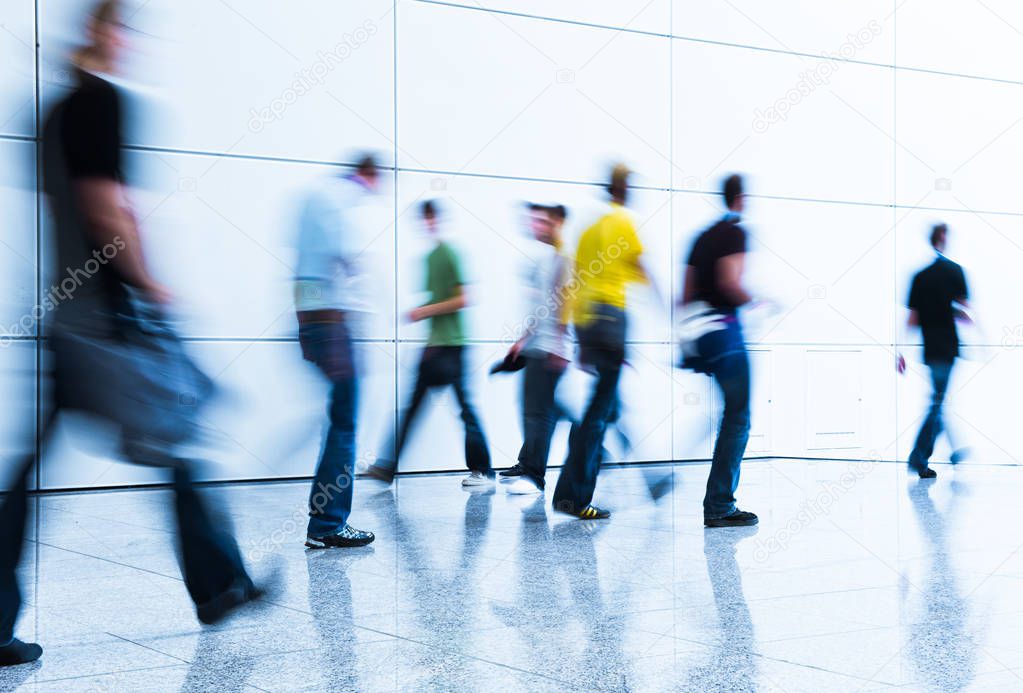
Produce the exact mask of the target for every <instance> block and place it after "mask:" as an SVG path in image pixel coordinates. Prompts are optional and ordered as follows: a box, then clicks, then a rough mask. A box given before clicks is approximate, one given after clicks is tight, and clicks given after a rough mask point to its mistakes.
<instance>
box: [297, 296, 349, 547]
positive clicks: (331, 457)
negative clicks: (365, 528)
mask: <svg viewBox="0 0 1023 693" xmlns="http://www.w3.org/2000/svg"><path fill="white" fill-rule="evenodd" d="M299 315H300V318H299V321H300V327H299V341H300V342H301V344H302V351H303V354H304V355H305V358H306V359H307V360H309V361H311V362H313V363H314V364H316V366H317V367H318V368H319V369H320V371H321V372H322V373H323V374H324V375H325V376H326V377H327V378H328V379H329V380H330V381H331V392H330V402H329V405H328V408H327V413H328V415H329V417H330V425H329V427H328V428H327V435H326V436H325V437H324V440H323V449H322V450H321V452H320V460H319V462H318V463H317V465H316V473H315V475H314V476H313V486H312V489H311V490H310V491H309V525H308V528H307V533H308V534H309V535H310V536H314V537H321V536H325V535H327V534H332V533H334V532H337V531H338V530H339V529H341V528H342V527H344V526H345V524H346V523H347V522H348V516H349V515H350V514H351V512H352V495H353V492H354V490H355V489H354V478H355V417H356V413H357V411H358V381H357V379H356V376H355V369H354V359H352V358H351V354H352V341H351V337H350V335H349V334H348V331H347V329H345V326H344V322H343V319H342V318H341V317H340V316H338V315H335V316H334V319H336V320H339V322H337V321H334V320H333V319H323V320H310V319H309V316H308V315H304V316H303V314H301V313H300V314H299ZM319 317H321V318H329V317H330V316H326V315H321V316H319Z"/></svg>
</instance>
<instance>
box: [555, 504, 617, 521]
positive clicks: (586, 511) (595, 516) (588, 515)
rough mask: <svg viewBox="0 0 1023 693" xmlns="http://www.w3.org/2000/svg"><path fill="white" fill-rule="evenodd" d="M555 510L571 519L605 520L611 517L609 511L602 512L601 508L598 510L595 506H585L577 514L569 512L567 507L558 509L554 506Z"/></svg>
mask: <svg viewBox="0 0 1023 693" xmlns="http://www.w3.org/2000/svg"><path fill="white" fill-rule="evenodd" d="M555 510H557V511H558V512H562V513H565V514H566V515H571V516H572V517H578V518H579V519H580V520H606V519H607V518H609V517H611V511H610V510H604V509H603V508H598V507H597V506H595V505H587V506H586V507H585V508H583V509H582V510H580V511H578V512H576V511H574V510H569V509H568V508H567V507H565V508H558V507H557V506H556V505H555Z"/></svg>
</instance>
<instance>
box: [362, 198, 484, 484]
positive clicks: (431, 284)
mask: <svg viewBox="0 0 1023 693" xmlns="http://www.w3.org/2000/svg"><path fill="white" fill-rule="evenodd" d="M420 214H421V215H422V219H423V226H424V227H425V228H426V231H427V233H428V234H429V235H430V237H431V238H432V239H434V241H436V246H435V247H434V249H433V250H432V251H431V252H430V254H429V255H428V256H427V257H426V290H427V291H428V292H429V294H430V299H429V302H428V303H427V304H425V305H422V306H419V307H418V308H415V309H413V310H412V311H411V312H410V313H409V314H408V319H409V320H410V321H412V322H419V321H420V320H429V321H430V337H429V339H428V340H427V342H426V348H425V349H423V354H422V356H421V358H420V361H419V372H418V373H417V374H416V385H415V389H414V390H413V391H412V399H411V400H410V402H409V406H408V409H406V410H405V416H404V417H402V422H401V425H400V428H399V429H398V435H397V438H396V440H395V443H394V454H393V458H392V459H391V460H388V461H383V462H382V461H380V460H378V461H377V462H376V463H375V464H373V465H371V466H370V468H369V470H368V472H367V473H368V474H369V475H370V476H372V477H375V478H377V479H380V480H382V481H386V482H388V483H390V481H391V480H392V479H393V478H394V471H395V468H396V467H397V465H398V459H399V457H401V451H402V449H403V448H404V447H405V441H406V440H407V439H408V434H409V430H410V428H411V426H412V422H413V421H414V420H415V418H416V415H417V414H418V413H419V409H420V407H421V406H422V404H423V400H424V399H425V398H426V394H427V393H428V392H429V391H430V390H432V389H435V388H442V387H448V386H450V387H453V388H454V390H455V397H456V398H457V399H458V405H459V406H460V407H461V408H462V422H463V423H464V424H465V465H466V466H467V467H468V468H469V476H467V477H465V478H464V479H462V485H463V486H484V485H487V484H491V483H493V481H494V472H493V470H492V469H491V468H490V450H489V449H488V447H487V439H486V436H484V434H483V428H482V426H480V422H479V419H478V418H477V416H476V412H475V411H474V410H473V407H472V403H471V402H470V401H469V393H468V390H467V389H466V385H465V353H464V352H465V343H466V339H465V329H464V328H463V326H462V310H463V309H464V308H465V306H466V304H467V301H466V296H465V291H464V285H465V279H464V277H463V275H462V267H461V263H460V262H459V260H458V253H457V252H456V251H455V249H454V248H453V247H452V246H451V245H450V244H449V243H447V242H445V241H444V240H442V239H441V238H440V229H439V225H438V219H437V216H438V213H437V204H436V203H435V202H433V201H432V200H427V201H426V202H424V203H423V204H422V206H421V207H420Z"/></svg>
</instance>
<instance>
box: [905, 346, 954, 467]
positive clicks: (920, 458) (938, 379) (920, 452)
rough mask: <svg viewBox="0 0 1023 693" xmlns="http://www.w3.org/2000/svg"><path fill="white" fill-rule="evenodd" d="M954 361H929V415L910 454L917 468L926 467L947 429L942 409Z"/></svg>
mask: <svg viewBox="0 0 1023 693" xmlns="http://www.w3.org/2000/svg"><path fill="white" fill-rule="evenodd" d="M952 364H953V362H952V361H928V362H927V367H928V368H929V369H930V371H931V385H932V388H933V389H932V391H931V406H930V408H928V410H927V416H925V417H924V422H923V424H921V426H920V432H919V433H918V434H917V436H916V443H915V444H914V445H913V452H911V453H910V455H909V466H910V467H911V468H913V469H915V470H920V469H926V468H927V463H928V462H929V461H930V459H931V455H933V454H934V444H935V443H936V442H937V440H938V436H939V435H941V432H942V431H943V430H944V429H945V425H944V422H943V421H942V416H941V410H942V407H943V406H944V403H945V393H946V392H947V391H948V381H949V379H950V378H951V377H952Z"/></svg>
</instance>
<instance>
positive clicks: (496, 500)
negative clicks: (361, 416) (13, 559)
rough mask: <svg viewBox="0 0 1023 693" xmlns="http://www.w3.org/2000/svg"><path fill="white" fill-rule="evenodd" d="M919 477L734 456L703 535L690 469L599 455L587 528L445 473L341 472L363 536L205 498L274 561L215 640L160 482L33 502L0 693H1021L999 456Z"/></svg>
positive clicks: (1018, 476)
mask: <svg viewBox="0 0 1023 693" xmlns="http://www.w3.org/2000/svg"><path fill="white" fill-rule="evenodd" d="M937 469H938V473H939V477H938V479H936V480H934V481H920V480H918V479H916V478H915V477H914V478H908V477H907V476H906V473H905V470H904V469H903V468H902V466H900V465H894V464H871V463H859V464H857V463H846V462H830V461H828V462H817V463H813V462H805V461H793V460H776V461H758V462H750V463H748V464H747V465H746V468H745V470H744V475H743V481H742V485H741V487H740V500H741V502H742V505H743V507H747V508H748V509H750V510H753V511H755V512H757V513H759V514H760V518H761V524H760V526H759V527H757V528H749V529H724V530H721V529H719V530H704V529H703V527H702V525H701V522H700V520H701V517H702V516H701V512H700V499H701V497H702V488H703V484H704V482H705V479H706V473H707V467H706V466H705V465H679V466H665V467H655V468H645V469H642V470H641V469H638V468H609V469H606V470H605V471H604V473H603V474H602V475H601V479H600V485H599V487H598V501H600V502H601V504H602V505H607V506H608V507H610V508H611V509H612V510H614V511H615V515H614V517H613V518H612V519H611V520H610V521H606V522H597V523H586V522H583V521H577V520H573V519H571V518H563V517H562V516H555V515H553V513H552V512H551V511H550V509H549V508H547V507H545V505H544V503H543V502H542V501H535V500H533V499H525V500H523V499H522V498H521V497H513V496H507V495H505V494H504V492H503V491H502V490H501V489H500V487H498V488H497V489H496V491H490V492H489V493H469V492H467V491H464V490H463V489H462V488H461V487H460V486H459V478H458V477H457V476H449V475H437V476H415V477H409V478H402V479H399V481H398V483H397V485H396V487H395V488H394V489H393V490H392V491H384V492H380V489H379V487H378V486H374V483H373V482H369V481H366V482H362V481H360V482H359V484H358V486H357V489H356V509H355V513H354V515H353V518H352V522H353V524H354V525H356V526H357V527H360V528H366V529H371V530H373V531H375V532H376V533H377V537H378V538H377V542H376V543H375V544H374V545H373V546H372V547H370V548H366V549H358V550H330V551H319V552H314V551H306V550H304V549H303V547H302V543H301V541H302V536H303V530H304V521H303V511H304V508H303V506H304V501H305V497H306V485H305V484H300V483H282V484H271V485H240V486H234V487H220V488H215V489H210V490H209V493H210V494H211V495H213V496H215V497H216V498H217V499H218V500H219V501H221V502H222V503H224V504H226V506H227V507H229V508H230V509H231V515H232V516H233V517H234V521H235V526H236V530H237V532H238V534H239V538H240V541H241V543H242V546H243V549H244V551H245V552H246V554H247V555H248V557H249V559H250V561H251V562H252V563H253V564H254V566H255V570H256V572H258V571H259V570H265V569H266V568H267V566H268V565H271V564H277V565H278V567H279V569H280V570H282V571H283V575H284V585H283V591H282V593H280V594H279V595H278V596H277V597H276V598H275V599H274V600H273V602H272V603H270V604H266V605H264V606H262V607H260V608H258V609H255V610H252V611H249V612H245V613H242V614H239V615H238V616H237V617H236V618H235V619H234V620H232V621H230V622H229V623H227V624H225V625H223V626H218V627H215V628H201V627H199V625H198V624H197V622H196V621H195V619H194V616H193V613H192V611H191V608H190V606H189V602H188V600H187V597H186V594H185V590H184V588H183V586H182V583H181V581H180V579H179V576H178V572H177V568H176V564H175V560H174V558H173V554H172V551H171V545H172V536H171V535H170V534H169V532H168V530H169V523H168V517H167V516H166V514H167V508H166V500H167V493H166V492H164V491H131V492H117V493H91V494H79V495H66V496H50V497H45V498H42V499H40V500H38V501H37V502H36V509H37V513H38V515H37V517H38V523H37V525H36V533H37V534H35V535H33V539H36V540H35V541H33V543H32V544H31V545H30V547H29V549H28V551H27V552H26V556H27V560H26V563H25V565H24V567H23V581H24V587H25V593H26V601H27V602H28V606H27V608H26V610H25V612H24V614H23V616H22V620H21V622H20V624H19V631H18V632H19V634H20V635H21V637H23V638H25V639H32V638H37V639H38V640H39V641H40V642H41V643H42V644H43V646H44V647H45V648H46V653H45V654H44V657H43V660H42V661H41V662H39V663H37V664H36V665H35V666H29V667H22V668H17V669H8V670H4V671H0V689H2V690H10V689H13V688H19V687H20V690H47V691H49V690H52V691H72V690H91V691H122V690H123V691H137V690H153V691H178V690H217V691H241V690H257V689H258V690H269V691H278V690H280V691H285V690H330V691H343V690H344V691H347V690H351V691H376V690H393V691H398V690H400V691H407V690H415V691H420V690H480V691H488V692H490V691H495V690H529V691H536V690H540V691H546V690H551V691H562V690H611V691H747V690H749V691H752V690H765V691H771V690H778V691H864V690H868V691H869V690H886V689H889V688H890V687H898V686H902V687H905V689H907V690H922V691H923V690H942V691H946V690H949V691H959V690H1023V618H1021V617H1023V548H1021V545H1023V523H1021V522H1019V515H1018V511H1017V508H1018V499H1019V497H1020V496H1021V495H1023V470H1020V469H1018V468H1011V467H997V466H982V465H973V466H967V467H960V468H957V469H954V470H953V469H952V468H950V467H947V466H943V465H939V466H938V467H937ZM657 474H661V475H670V477H671V481H672V492H671V493H669V494H668V495H667V496H665V497H664V498H663V499H662V500H661V501H660V502H659V503H658V504H656V505H654V504H653V503H652V502H651V501H650V500H649V497H648V495H647V492H646V489H647V481H648V477H650V476H652V475H653V476H656V475H657ZM553 476H554V474H552V478H553Z"/></svg>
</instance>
